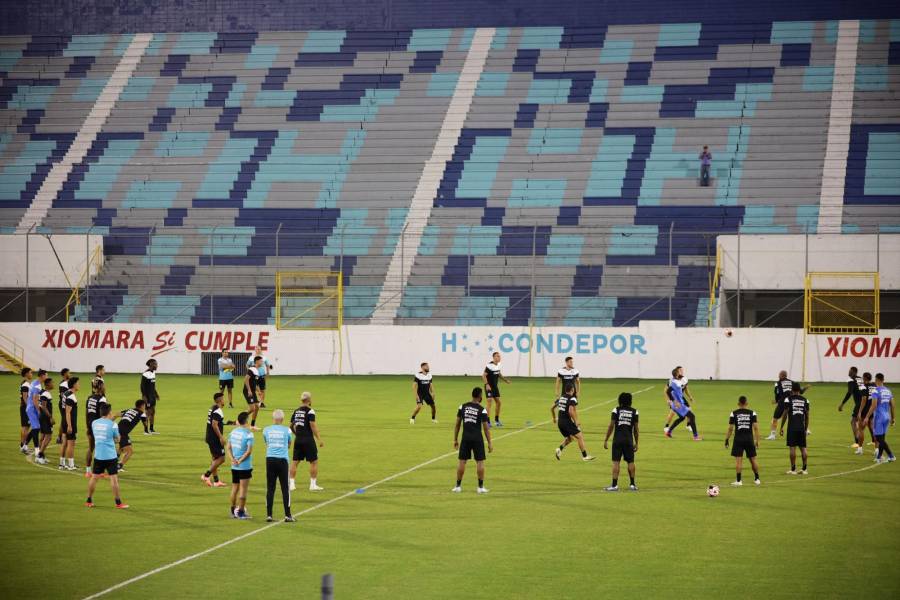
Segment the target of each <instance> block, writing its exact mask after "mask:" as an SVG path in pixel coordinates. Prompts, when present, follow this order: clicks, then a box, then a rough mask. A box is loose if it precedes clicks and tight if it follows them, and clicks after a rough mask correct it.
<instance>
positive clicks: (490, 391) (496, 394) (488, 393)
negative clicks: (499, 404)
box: [484, 386, 500, 398]
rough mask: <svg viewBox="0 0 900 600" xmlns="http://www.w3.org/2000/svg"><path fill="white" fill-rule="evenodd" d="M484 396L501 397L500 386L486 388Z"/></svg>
mask: <svg viewBox="0 0 900 600" xmlns="http://www.w3.org/2000/svg"><path fill="white" fill-rule="evenodd" d="M484 396H485V398H499V397H500V387H499V386H498V387H492V388H491V389H487V388H484Z"/></svg>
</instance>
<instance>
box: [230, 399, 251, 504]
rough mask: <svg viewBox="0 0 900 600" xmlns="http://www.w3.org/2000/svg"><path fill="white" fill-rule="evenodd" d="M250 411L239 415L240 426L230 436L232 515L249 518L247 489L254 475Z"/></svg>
mask: <svg viewBox="0 0 900 600" xmlns="http://www.w3.org/2000/svg"><path fill="white" fill-rule="evenodd" d="M249 418H250V415H249V413H247V412H242V413H241V414H239V415H238V418H237V422H238V426H237V427H235V428H234V430H233V431H232V432H231V435H229V436H228V458H229V459H230V460H231V516H232V517H233V518H235V519H249V518H250V515H249V514H248V513H247V510H246V509H247V489H248V488H249V487H250V479H251V478H252V477H253V457H252V454H253V432H252V431H250V428H249V427H247V420H248V419H249Z"/></svg>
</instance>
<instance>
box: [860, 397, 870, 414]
mask: <svg viewBox="0 0 900 600" xmlns="http://www.w3.org/2000/svg"><path fill="white" fill-rule="evenodd" d="M870 406H872V401H871V400H866V401H865V402H860V404H859V417H860V418H862V417H864V416H866V414H867V413H868V412H869V407H870Z"/></svg>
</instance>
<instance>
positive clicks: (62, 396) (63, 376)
mask: <svg viewBox="0 0 900 600" xmlns="http://www.w3.org/2000/svg"><path fill="white" fill-rule="evenodd" d="M57 387H58V388H59V404H58V406H59V414H60V419H59V429H58V430H57V433H56V443H57V444H62V436H63V433H65V432H64V431H63V420H62V415H64V414H65V412H66V406H65V404H66V394H68V393H69V369H63V370H61V371H60V372H59V385H58V386H57Z"/></svg>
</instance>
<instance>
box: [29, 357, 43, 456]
mask: <svg viewBox="0 0 900 600" xmlns="http://www.w3.org/2000/svg"><path fill="white" fill-rule="evenodd" d="M46 379H47V371H45V370H44V369H38V372H37V379H35V380H33V381H32V382H31V385H30V386H29V388H28V399H27V400H26V406H25V415H26V416H27V417H28V427H29V431H28V437H27V438H26V440H25V443H26V444H27V443H28V442H29V441H31V442H32V444H33V445H34V453H35V455H37V454H38V453H39V452H40V446H41V415H40V413H41V394H42V393H43V391H44V380H46Z"/></svg>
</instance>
